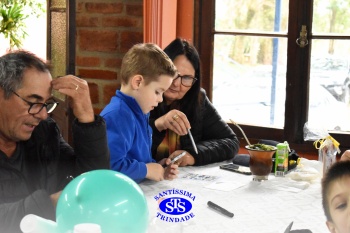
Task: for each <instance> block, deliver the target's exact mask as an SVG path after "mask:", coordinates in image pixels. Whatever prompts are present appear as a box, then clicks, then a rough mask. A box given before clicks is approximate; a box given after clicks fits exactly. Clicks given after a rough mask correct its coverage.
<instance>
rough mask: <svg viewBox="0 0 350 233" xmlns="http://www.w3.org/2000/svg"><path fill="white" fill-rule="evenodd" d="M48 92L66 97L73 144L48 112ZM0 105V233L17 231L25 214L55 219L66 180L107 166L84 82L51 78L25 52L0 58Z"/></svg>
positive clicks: (99, 123)
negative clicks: (62, 133)
mask: <svg viewBox="0 0 350 233" xmlns="http://www.w3.org/2000/svg"><path fill="white" fill-rule="evenodd" d="M52 90H56V91H58V92H60V93H62V94H65V95H67V96H68V97H69V99H70V103H71V107H72V110H73V114H74V116H75V117H76V119H75V120H74V122H73V129H72V132H73V140H74V145H73V147H71V146H70V145H68V143H66V142H65V141H64V140H63V138H62V136H61V134H60V131H59V129H58V126H57V125H56V123H55V122H54V121H53V120H52V119H51V118H50V116H49V114H50V113H51V112H52V111H54V110H55V108H56V107H57V105H58V103H57V102H56V101H55V100H54V99H53V97H52V93H51V92H52ZM0 106H1V107H0V232H9V233H13V232H21V230H20V227H19V224H20V221H21V220H22V218H23V217H24V216H25V215H27V214H35V215H38V216H41V217H43V218H46V219H51V220H55V211H56V210H55V207H56V204H57V201H58V198H59V195H60V193H61V191H62V190H63V189H64V187H65V186H66V185H67V184H68V182H69V181H70V180H71V179H72V178H74V177H76V176H78V175H80V174H81V173H83V172H87V171H90V170H94V169H108V168H109V150H108V147H107V138H106V127H105V122H104V120H103V119H102V118H101V117H100V116H98V115H95V114H94V112H93V108H92V105H91V100H90V94H89V88H88V85H87V82H86V81H85V80H83V79H80V78H78V77H75V76H73V75H67V76H64V77H60V78H56V79H55V80H52V77H51V74H50V71H49V66H48V64H46V63H45V62H43V61H42V60H40V59H39V58H37V57H36V56H35V55H34V54H31V53H29V52H25V51H16V52H11V53H8V54H6V55H3V56H2V57H0Z"/></svg>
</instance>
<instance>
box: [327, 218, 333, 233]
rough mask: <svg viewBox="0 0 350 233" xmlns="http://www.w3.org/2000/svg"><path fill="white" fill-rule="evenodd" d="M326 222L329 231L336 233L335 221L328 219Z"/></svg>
mask: <svg viewBox="0 0 350 233" xmlns="http://www.w3.org/2000/svg"><path fill="white" fill-rule="evenodd" d="M326 224H327V227H328V229H329V231H330V232H331V233H335V226H334V223H333V222H331V221H327V222H326Z"/></svg>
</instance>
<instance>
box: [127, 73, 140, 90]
mask: <svg viewBox="0 0 350 233" xmlns="http://www.w3.org/2000/svg"><path fill="white" fill-rule="evenodd" d="M142 81H143V76H142V75H139V74H137V75H134V76H132V78H131V80H130V83H131V87H132V89H134V90H137V89H139V88H140V86H141V83H142Z"/></svg>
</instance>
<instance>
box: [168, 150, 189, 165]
mask: <svg viewBox="0 0 350 233" xmlns="http://www.w3.org/2000/svg"><path fill="white" fill-rule="evenodd" d="M185 154H186V151H184V152H182V153H181V154H179V155H177V156H176V157H175V158H173V159H172V160H171V162H170V164H172V163H175V162H176V161H178V160H179V159H181V158H182V157H184V155H185Z"/></svg>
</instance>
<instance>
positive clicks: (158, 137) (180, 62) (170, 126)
mask: <svg viewBox="0 0 350 233" xmlns="http://www.w3.org/2000/svg"><path fill="white" fill-rule="evenodd" d="M164 52H165V53H166V54H167V55H168V56H169V57H170V59H171V60H172V61H173V62H174V64H175V66H176V68H177V70H178V73H179V75H178V76H177V78H175V79H174V80H173V82H172V84H171V85H170V87H169V89H167V90H166V91H165V92H164V94H163V99H164V100H163V102H162V103H160V104H159V105H158V106H157V107H156V108H154V110H152V111H151V115H150V125H151V126H152V129H153V134H152V155H153V158H154V159H155V160H156V161H160V160H162V159H163V158H170V159H171V158H173V157H175V156H176V155H178V154H180V153H181V152H183V151H186V154H185V156H183V157H182V158H181V159H179V160H178V161H177V163H178V164H179V166H188V165H197V166H198V165H205V164H209V163H216V162H221V161H224V160H228V159H231V158H233V156H235V155H236V154H237V153H238V149H239V141H238V138H237V136H236V135H235V133H234V132H233V131H232V129H231V128H230V127H229V126H228V125H227V124H226V122H224V121H223V120H222V118H221V117H220V115H219V114H218V112H217V111H216V109H215V108H214V106H213V105H212V103H211V102H210V101H209V99H208V97H207V96H206V93H205V90H204V89H201V87H200V78H201V75H200V59H199V55H198V52H197V50H196V48H195V47H194V46H193V45H191V44H189V43H188V42H187V41H186V40H184V39H180V38H177V39H175V40H173V41H172V42H171V43H170V44H169V45H168V46H167V47H166V48H165V49H164ZM191 132H192V134H191ZM192 135H193V136H192Z"/></svg>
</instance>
